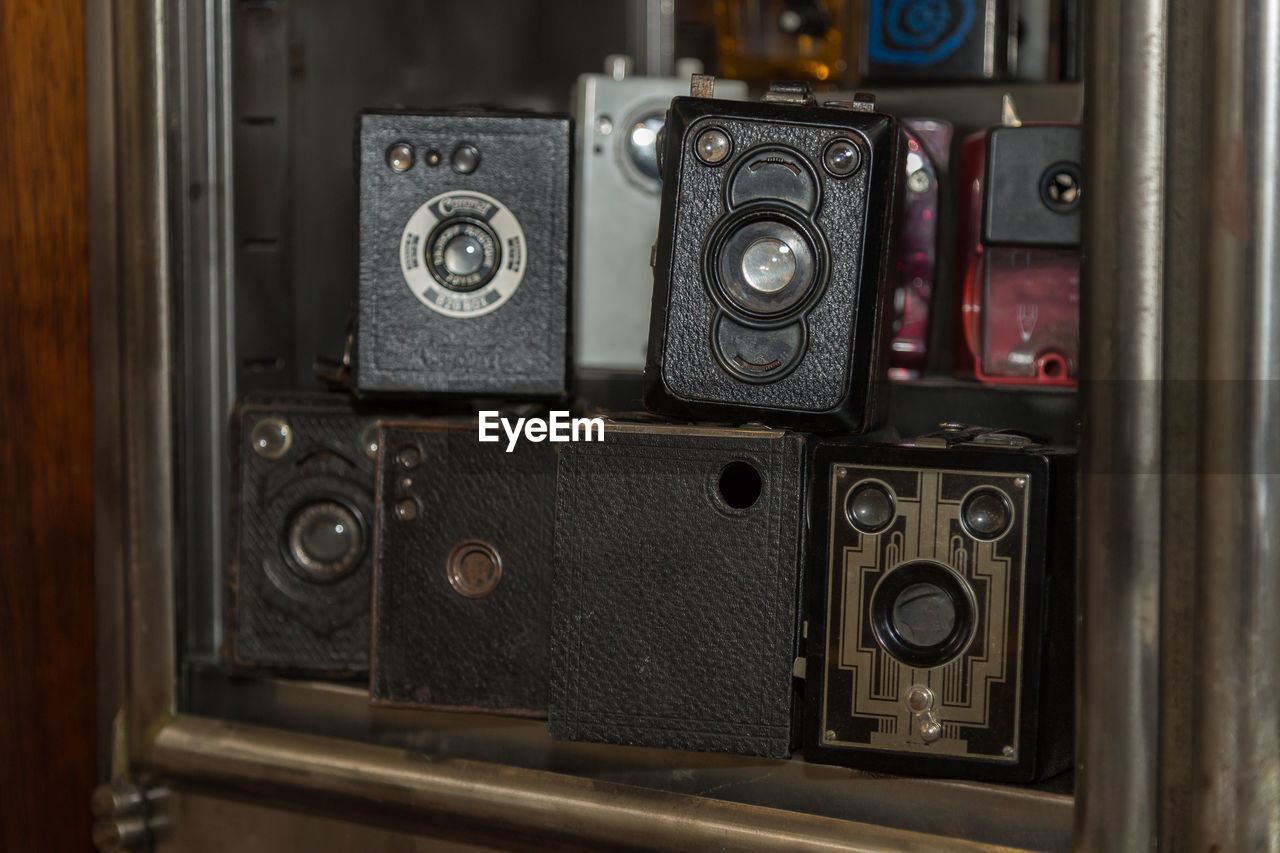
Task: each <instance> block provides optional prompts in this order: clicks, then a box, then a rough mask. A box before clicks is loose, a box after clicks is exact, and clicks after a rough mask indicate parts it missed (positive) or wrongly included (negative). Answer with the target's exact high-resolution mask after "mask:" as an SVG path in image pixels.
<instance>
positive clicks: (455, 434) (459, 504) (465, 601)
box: [371, 420, 556, 716]
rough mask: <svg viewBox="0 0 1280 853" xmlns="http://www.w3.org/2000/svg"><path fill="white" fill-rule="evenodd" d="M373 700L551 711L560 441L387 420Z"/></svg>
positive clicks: (471, 425)
mask: <svg viewBox="0 0 1280 853" xmlns="http://www.w3.org/2000/svg"><path fill="white" fill-rule="evenodd" d="M379 437H380V445H381V447H382V448H383V450H382V452H381V454H380V456H379V460H380V461H379V469H378V484H379V485H378V498H377V511H376V513H375V515H376V518H377V522H376V524H377V531H378V539H377V571H376V577H375V581H374V588H375V592H374V634H373V636H374V645H373V651H372V663H371V668H372V673H373V677H372V680H371V695H372V699H373V701H374V702H375V703H378V704H390V705H406V706H414V707H428V708H446V709H451V710H470V711H488V712H495V713H505V714H515V715H521V716H543V715H545V714H546V708H547V680H548V666H547V647H548V642H549V640H548V635H549V633H550V607H551V542H552V527H553V517H552V514H553V510H554V505H555V476H556V470H555V460H556V452H555V447H556V446H555V445H552V444H549V443H546V442H541V443H532V442H527V441H525V442H521V443H519V444H517V445H516V446H515V448H514V450H513V451H512V452H511V453H507V452H505V449H506V446H505V442H496V443H481V442H478V441H477V440H476V437H477V435H476V424H475V422H474V421H463V420H455V421H445V420H434V421H422V420H418V421H389V422H384V423H383V424H382V425H381V429H380V432H379Z"/></svg>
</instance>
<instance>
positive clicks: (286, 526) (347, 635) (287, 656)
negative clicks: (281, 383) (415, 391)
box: [227, 394, 376, 676]
mask: <svg viewBox="0 0 1280 853" xmlns="http://www.w3.org/2000/svg"><path fill="white" fill-rule="evenodd" d="M375 419H376V415H374V414H363V413H358V412H356V411H354V410H353V409H352V407H351V404H350V401H349V398H347V397H345V396H340V395H322V394H311V395H304V394H296V395H289V396H281V395H274V394H260V395H254V396H251V397H248V398H245V399H243V400H242V401H241V402H240V404H239V406H238V407H237V411H236V429H235V439H234V441H235V444H234V446H235V447H236V449H237V450H236V453H237V467H236V470H237V477H238V482H237V484H236V495H237V497H236V500H235V502H234V504H233V505H234V506H235V507H236V512H237V526H236V529H237V551H236V560H235V563H234V565H233V567H232V571H231V577H230V586H231V593H232V606H231V607H230V608H228V610H229V625H228V632H227V633H228V638H229V643H228V646H229V649H230V652H231V658H232V661H233V663H235V664H238V665H243V666H251V667H261V668H268V669H273V670H279V671H284V672H298V673H307V674H314V675H333V676H348V675H353V674H356V673H359V672H362V671H364V670H365V669H367V666H368V658H369V595H370V577H371V574H372V569H371V566H372V562H373V560H372V556H371V555H372V553H373V543H372V538H373V528H372V523H373V475H374V458H373V454H374V452H375V451H376V443H375V436H374V431H373V429H374V426H375V423H376V420H375Z"/></svg>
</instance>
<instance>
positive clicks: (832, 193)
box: [645, 98, 902, 432]
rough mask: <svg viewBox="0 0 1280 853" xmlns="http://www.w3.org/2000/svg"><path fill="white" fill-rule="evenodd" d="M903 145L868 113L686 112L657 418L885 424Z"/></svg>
mask: <svg viewBox="0 0 1280 853" xmlns="http://www.w3.org/2000/svg"><path fill="white" fill-rule="evenodd" d="M861 106H867V105H866V104H862V105H861ZM900 135H901V134H900V131H899V127H898V123H897V121H896V120H895V119H893V118H892V117H891V116H888V115H884V114H880V113H875V112H871V111H866V110H863V109H852V108H848V109H846V108H834V107H817V106H804V105H799V104H796V103H771V102H766V103H758V104H754V103H753V104H747V103H736V102H726V101H721V100H715V99H708V98H676V99H675V100H673V101H672V103H671V109H670V112H669V113H668V119H667V127H666V137H665V148H664V152H663V157H664V162H663V174H664V176H665V178H664V184H663V198H662V214H661V220H660V224H659V229H658V234H659V237H658V244H657V251H656V265H655V271H654V299H653V315H652V318H651V321H650V340H649V355H648V362H647V364H646V367H645V406H646V408H648V409H650V410H651V411H654V412H659V413H664V414H672V415H681V416H692V417H705V418H715V419H721V420H727V419H738V418H741V419H743V420H746V419H753V418H754V419H762V420H766V421H767V422H769V423H773V424H777V425H785V426H800V427H816V428H839V429H844V430H850V431H855V432H856V431H862V430H865V429H868V428H870V427H871V426H873V425H874V424H875V423H876V422H877V421H878V420H879V418H880V415H881V407H880V393H879V392H880V385H881V378H882V375H883V373H884V371H885V359H886V358H887V344H888V341H887V334H888V329H887V324H888V322H889V321H890V319H891V318H890V317H889V313H890V310H891V309H890V306H889V304H888V291H889V288H888V287H886V286H885V284H884V283H885V281H886V278H887V276H888V271H889V270H888V268H889V266H890V265H891V264H892V257H893V256H892V247H891V245H890V244H891V242H892V231H893V223H894V208H895V205H896V203H897V202H896V188H897V186H898V183H899V180H900V177H899V176H900V173H901V171H902V165H901V162H900V160H899V157H900V150H901V148H900V144H899V140H900Z"/></svg>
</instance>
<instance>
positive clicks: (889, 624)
mask: <svg viewBox="0 0 1280 853" xmlns="http://www.w3.org/2000/svg"><path fill="white" fill-rule="evenodd" d="M811 495H812V497H811V501H812V503H811V506H812V507H813V511H812V522H813V526H812V537H813V538H812V542H811V553H812V554H813V555H814V565H813V569H812V571H811V582H810V593H811V596H810V609H809V618H808V643H807V646H806V648H807V651H808V664H807V668H806V669H807V672H806V679H805V698H806V705H807V708H806V727H805V729H806V731H805V756H806V758H808V759H809V760H811V761H820V762H825V763H833V764H847V765H851V766H858V767H864V768H867V769H873V770H884V771H889V772H898V773H917V774H924V775H936V776H960V777H967V778H974V779H987V780H993V781H997V780H1000V781H1023V782H1026V781H1031V780H1033V779H1037V778H1044V777H1047V776H1050V775H1053V774H1054V773H1057V772H1059V771H1062V770H1065V769H1067V767H1069V766H1070V763H1071V755H1072V738H1071V733H1072V715H1073V713H1074V707H1075V705H1074V700H1073V695H1072V674H1073V673H1072V667H1073V654H1072V650H1073V638H1074V630H1075V626H1074V612H1075V611H1074V609H1073V601H1074V583H1075V573H1074V553H1075V549H1074V545H1075V524H1074V519H1075V454H1074V452H1072V451H1066V450H1053V449H1048V448H1044V447H1039V446H1036V445H1033V444H1028V443H1026V439H1025V437H1022V436H1017V435H1013V434H1007V433H992V432H982V431H964V430H953V431H950V432H944V433H940V434H938V435H937V436H933V437H929V438H924V439H917V440H916V441H915V442H914V443H913V444H908V445H899V446H883V445H881V446H856V445H852V444H839V443H831V444H823V445H820V446H819V447H818V448H817V451H816V454H815V464H814V470H813V483H812V491H811Z"/></svg>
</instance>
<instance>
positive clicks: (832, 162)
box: [822, 139, 862, 178]
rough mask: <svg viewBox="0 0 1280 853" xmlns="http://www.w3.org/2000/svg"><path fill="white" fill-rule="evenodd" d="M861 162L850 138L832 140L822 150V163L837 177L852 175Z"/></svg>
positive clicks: (856, 148) (860, 157)
mask: <svg viewBox="0 0 1280 853" xmlns="http://www.w3.org/2000/svg"><path fill="white" fill-rule="evenodd" d="M861 164H862V155H861V154H859V153H858V146H856V145H854V144H853V141H852V140H850V139H835V140H832V141H831V142H829V143H827V147H826V149H825V150H824V151H823V152H822V165H823V166H824V167H826V170H827V171H828V172H830V173H831V174H832V175H834V176H835V177H837V178H844V177H848V176H849V175H852V174H853V173H854V172H856V171H857V170H858V166H860V165H861Z"/></svg>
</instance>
